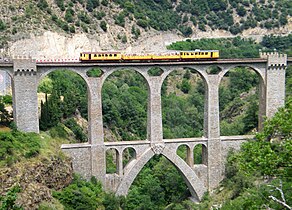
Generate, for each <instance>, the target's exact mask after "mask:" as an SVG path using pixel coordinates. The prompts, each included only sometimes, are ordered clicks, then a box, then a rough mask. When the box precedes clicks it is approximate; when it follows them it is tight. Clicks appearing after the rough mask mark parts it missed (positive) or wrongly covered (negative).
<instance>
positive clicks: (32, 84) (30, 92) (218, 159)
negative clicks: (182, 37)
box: [0, 53, 287, 200]
mask: <svg viewBox="0 0 292 210" xmlns="http://www.w3.org/2000/svg"><path fill="white" fill-rule="evenodd" d="M210 66H217V67H219V68H220V69H221V71H220V72H219V73H218V74H209V73H208V71H207V69H208V68H209V67H210ZM237 66H246V67H250V68H251V69H253V70H254V71H255V72H256V73H257V74H258V76H259V78H260V88H259V89H260V93H259V97H260V99H259V101H260V106H259V124H260V125H261V124H262V122H263V117H264V116H267V117H271V116H272V115H273V114H274V113H275V112H276V111H277V109H278V108H279V107H281V106H283V105H284V97H285V68H286V66H287V56H286V55H282V54H278V53H270V54H265V53H261V58H259V59H220V60H216V61H198V62H159V63H79V62H75V63H74V62H71V63H65V62H47V63H41V62H36V61H35V60H33V59H28V58H23V57H22V58H19V57H18V58H15V59H14V60H13V62H6V63H2V64H1V63H0V70H4V71H7V72H8V73H9V74H10V76H11V78H12V89H13V107H14V109H13V112H14V120H15V122H16V125H17V127H18V129H20V130H22V131H25V132H36V133H38V132H39V119H38V99H37V87H38V84H39V82H40V80H41V79H43V78H44V77H45V76H46V75H47V74H48V73H50V72H52V71H54V70H57V69H68V70H72V71H74V72H76V73H77V74H79V75H80V76H81V77H82V78H83V79H84V80H85V81H86V83H87V87H88V116H89V141H88V142H87V143H82V144H68V145H62V150H63V151H64V152H65V153H67V154H68V155H69V156H71V157H72V160H73V168H74V170H75V172H77V173H79V174H81V175H83V176H84V177H86V178H90V177H91V176H95V177H97V178H98V179H99V180H100V181H101V182H102V183H103V185H104V187H105V188H106V189H108V190H112V191H114V192H116V194H117V195H126V194H127V192H128V190H129V188H130V186H131V184H132V183H133V181H134V179H135V177H136V176H137V174H138V173H139V172H140V170H141V169H142V168H143V166H144V165H145V164H146V163H147V162H148V161H149V160H150V159H151V158H152V157H153V156H154V155H157V154H159V155H163V156H165V157H166V158H167V159H168V160H169V161H170V162H171V163H172V164H173V165H174V166H175V167H176V168H177V169H178V170H179V172H180V173H181V175H182V176H183V178H184V180H185V182H186V183H187V186H188V189H189V190H190V192H191V194H192V197H193V199H195V200H200V199H201V198H202V196H203V194H204V192H206V191H207V190H211V189H213V188H215V187H216V186H218V184H219V182H220V181H221V180H222V178H223V175H224V174H223V173H224V162H225V157H226V155H227V152H228V150H229V149H230V148H234V149H238V148H239V146H240V144H241V143H242V142H243V141H246V140H247V139H248V138H252V136H220V128H219V93H218V92H219V91H218V89H219V84H220V81H221V79H222V77H223V76H224V75H225V74H226V73H227V72H228V71H229V70H230V69H232V68H234V67H237ZM95 67H98V68H100V69H101V70H102V71H103V74H102V75H101V76H100V77H88V76H87V74H86V72H87V71H88V70H90V69H92V68H95ZM152 67H159V68H161V69H162V70H163V73H162V74H161V75H160V76H150V75H149V74H148V70H149V69H151V68H152ZM121 69H133V70H135V71H137V72H139V73H140V74H141V75H142V76H143V77H144V78H145V80H146V82H147V85H148V110H147V112H148V116H147V122H148V123H147V139H146V140H137V141H120V142H104V133H103V120H102V98H101V90H102V86H103V83H104V81H105V79H106V78H107V77H108V76H109V75H110V74H111V73H113V72H114V71H117V70H121ZM181 69H193V70H196V71H197V72H198V73H199V74H200V75H201V77H202V79H203V81H204V83H205V111H204V135H203V137H201V138H182V139H163V131H162V111H161V86H162V83H163V81H164V80H165V78H166V77H167V76H168V75H169V74H170V73H171V72H172V71H174V70H181ZM260 128H261V126H260ZM199 144H201V145H202V148H203V149H202V154H203V155H202V159H203V161H202V164H197V165H194V158H193V156H194V155H193V149H194V147H195V146H196V145H199ZM180 145H185V146H186V148H187V159H186V161H185V160H183V159H182V158H181V157H179V156H178V155H177V152H176V151H177V149H178V147H179V146H180ZM127 148H132V149H133V150H134V151H135V158H133V159H132V160H131V161H130V162H129V163H128V164H127V165H126V166H125V167H123V155H122V154H123V151H124V150H125V149H127ZM108 149H114V150H116V162H117V172H116V173H115V174H107V173H106V151H107V150H108Z"/></svg>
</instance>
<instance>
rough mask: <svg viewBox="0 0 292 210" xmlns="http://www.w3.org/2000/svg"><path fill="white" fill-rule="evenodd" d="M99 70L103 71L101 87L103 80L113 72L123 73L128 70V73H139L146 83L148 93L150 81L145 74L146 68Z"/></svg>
mask: <svg viewBox="0 0 292 210" xmlns="http://www.w3.org/2000/svg"><path fill="white" fill-rule="evenodd" d="M100 69H101V70H103V71H104V74H103V75H102V76H101V78H102V80H101V82H102V83H101V84H102V86H103V84H104V82H105V80H106V79H107V78H108V77H109V76H110V75H112V74H113V73H114V72H116V71H123V70H130V71H135V72H137V73H139V74H140V75H141V76H142V77H143V78H144V79H145V81H146V84H147V88H148V92H149V90H150V81H149V76H148V73H147V68H143V67H142V68H141V67H138V68H137V67H128V68H127V67H114V68H102V67H101V68H100Z"/></svg>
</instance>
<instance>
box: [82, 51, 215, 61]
mask: <svg viewBox="0 0 292 210" xmlns="http://www.w3.org/2000/svg"><path fill="white" fill-rule="evenodd" d="M217 58H219V50H194V51H175V52H168V53H160V54H123V53H121V52H82V53H80V58H79V59H80V61H81V62H99V61H100V62H135V61H137V62H138V61H139V62H141V61H147V62H155V61H190V60H200V59H217Z"/></svg>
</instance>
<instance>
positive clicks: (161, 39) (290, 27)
mask: <svg viewBox="0 0 292 210" xmlns="http://www.w3.org/2000/svg"><path fill="white" fill-rule="evenodd" d="M291 31H292V18H290V19H289V23H288V24H287V25H286V26H285V27H282V28H280V29H272V30H267V29H262V28H253V29H248V30H245V31H243V33H242V34H241V36H243V37H249V38H253V39H255V40H257V41H260V40H261V38H262V37H263V36H264V35H267V34H274V35H287V34H289V33H291ZM233 36H234V35H232V34H231V33H229V32H226V31H224V30H214V31H212V30H210V31H206V32H202V31H200V30H195V33H194V34H193V36H192V37H191V39H200V38H221V37H233ZM183 39H185V38H184V37H183V36H181V35H179V34H178V33H175V32H159V31H155V30H149V31H147V32H144V33H143V34H141V36H140V37H139V38H138V39H137V40H136V41H135V42H128V43H122V42H121V41H120V40H115V39H114V38H113V36H111V32H108V33H100V34H97V35H95V36H89V35H86V34H84V33H78V34H74V35H73V36H68V35H64V34H60V33H57V32H52V31H46V32H44V33H43V34H42V35H39V36H36V35H31V37H30V38H27V39H22V40H18V41H15V42H11V43H10V44H9V48H8V54H9V55H10V56H12V57H13V56H18V55H21V56H23V55H25V56H31V57H33V58H36V59H57V58H78V56H79V53H80V52H82V51H102V50H106V51H110V50H115V51H116V50H118V51H123V52H127V53H131V52H133V53H134V52H135V53H136V52H162V51H165V50H166V46H167V45H169V44H171V43H172V42H176V41H181V40H183Z"/></svg>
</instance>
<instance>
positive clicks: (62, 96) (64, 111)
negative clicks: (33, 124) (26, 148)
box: [40, 70, 88, 130]
mask: <svg viewBox="0 0 292 210" xmlns="http://www.w3.org/2000/svg"><path fill="white" fill-rule="evenodd" d="M48 78H49V79H45V80H46V81H51V82H47V83H49V84H50V85H42V86H41V87H44V86H45V87H49V88H42V89H43V90H44V91H50V89H51V94H50V95H49V96H48V95H47V94H46V99H45V102H42V103H41V118H40V129H41V130H47V129H49V128H51V127H54V126H56V125H57V124H58V123H59V122H61V120H62V119H67V118H70V117H72V116H74V115H75V114H76V110H78V111H77V112H80V113H81V116H82V117H84V118H87V114H88V113H87V94H86V92H87V86H86V83H85V81H84V80H83V79H82V78H81V77H80V76H79V75H77V74H76V73H74V72H71V71H67V70H62V71H55V72H52V73H50V74H49V75H48ZM41 84H43V83H41ZM44 84H46V82H44ZM40 89H41V88H40Z"/></svg>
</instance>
